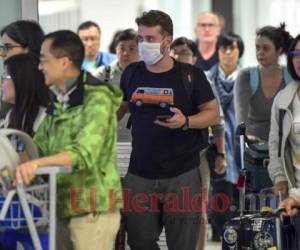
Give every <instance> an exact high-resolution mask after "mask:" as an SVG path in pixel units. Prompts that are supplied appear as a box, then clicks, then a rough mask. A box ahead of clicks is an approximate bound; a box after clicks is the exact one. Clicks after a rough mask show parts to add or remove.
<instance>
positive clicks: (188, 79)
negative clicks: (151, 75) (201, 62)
mask: <svg viewBox="0 0 300 250" xmlns="http://www.w3.org/2000/svg"><path fill="white" fill-rule="evenodd" d="M140 63H141V62H139V63H135V65H134V67H135V68H134V69H132V75H131V77H130V78H132V77H133V75H134V74H135V71H136V69H137V67H138V65H140ZM176 63H178V64H179V66H180V71H181V79H182V82H183V85H184V88H185V92H186V96H187V99H188V102H189V106H190V107H193V106H194V105H195V104H194V102H193V91H194V86H195V81H194V73H193V67H194V66H193V65H191V64H187V63H181V62H176ZM126 127H127V128H128V129H130V128H131V116H129V118H128V121H127V126H126ZM199 133H201V146H200V148H199V150H200V151H201V150H202V149H204V148H206V147H207V146H208V128H203V129H199Z"/></svg>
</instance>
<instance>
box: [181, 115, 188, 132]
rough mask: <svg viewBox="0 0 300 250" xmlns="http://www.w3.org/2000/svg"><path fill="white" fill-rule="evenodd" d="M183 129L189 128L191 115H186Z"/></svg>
mask: <svg viewBox="0 0 300 250" xmlns="http://www.w3.org/2000/svg"><path fill="white" fill-rule="evenodd" d="M181 129H182V130H184V131H186V130H188V129H189V117H188V116H185V122H184V124H183V126H182V127H181Z"/></svg>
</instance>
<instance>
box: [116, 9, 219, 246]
mask: <svg viewBox="0 0 300 250" xmlns="http://www.w3.org/2000/svg"><path fill="white" fill-rule="evenodd" d="M136 23H137V25H138V40H139V52H140V55H141V58H142V60H143V61H142V62H137V63H133V64H131V65H129V66H128V67H127V68H126V69H125V71H124V73H123V75H122V78H121V88H122V90H123V92H124V101H123V104H122V105H121V108H120V110H119V111H118V117H119V118H121V117H122V116H123V115H124V114H125V112H126V111H127V109H128V108H129V111H130V113H131V122H132V153H131V157H130V164H129V170H128V173H127V175H126V177H125V179H124V188H125V194H126V195H125V196H126V197H125V203H126V204H125V208H124V212H125V221H126V224H127V225H126V228H127V232H128V244H129V245H130V247H131V249H134V250H138V249H143V250H154V249H159V246H158V244H157V241H158V239H159V235H160V233H161V231H162V229H163V226H164V227H165V232H166V240H167V244H168V247H169V249H172V250H177V249H178V250H179V249H180V250H182V249H185V250H194V249H195V248H196V243H197V239H198V235H199V222H200V216H201V209H202V207H201V206H202V204H201V199H202V198H201V180H200V175H199V170H198V167H199V164H200V160H199V152H200V149H201V145H202V140H201V139H202V138H201V133H199V129H201V128H206V127H208V126H210V125H212V124H213V123H215V122H216V121H217V119H218V112H219V111H218V105H217V102H216V100H215V98H214V95H213V93H212V90H211V88H210V84H209V82H208V81H207V79H206V77H205V75H204V73H203V72H202V71H201V70H200V69H198V68H196V67H193V66H191V69H192V71H191V74H192V75H188V76H189V79H191V78H192V79H193V82H194V84H193V91H192V93H191V99H192V102H189V100H188V99H189V97H190V96H188V95H187V91H186V89H185V85H184V83H183V80H182V79H183V78H182V70H181V67H182V65H183V64H182V63H179V62H176V61H175V60H174V59H172V58H171V57H170V55H169V50H170V46H171V43H172V40H173V24H172V20H171V18H170V17H169V15H167V14H166V13H164V12H162V11H158V10H151V11H149V12H144V13H143V14H142V15H141V16H140V17H138V18H136ZM190 103H193V105H191V104H190Z"/></svg>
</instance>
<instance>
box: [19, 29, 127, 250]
mask: <svg viewBox="0 0 300 250" xmlns="http://www.w3.org/2000/svg"><path fill="white" fill-rule="evenodd" d="M83 58H84V47H83V44H82V42H81V41H80V39H79V37H78V36H77V35H76V34H75V33H73V32H71V31H66V30H62V31H57V32H53V33H50V34H48V35H47V36H46V37H45V40H44V42H43V44H42V48H41V55H40V65H39V68H40V70H41V71H42V72H43V74H44V76H45V82H46V84H47V85H48V86H50V88H51V90H52V91H53V93H54V95H55V97H56V98H55V99H56V100H55V101H54V102H53V103H51V104H50V105H49V107H48V110H47V117H46V118H45V120H44V121H43V123H42V124H41V126H40V128H39V130H38V131H37V133H36V135H35V138H34V139H35V142H36V144H37V146H38V148H39V151H40V155H41V156H42V158H39V159H37V160H32V161H29V162H26V163H24V164H22V165H20V166H19V167H18V168H17V171H16V180H17V181H18V182H20V181H23V182H24V183H25V184H28V183H30V182H31V181H32V179H33V178H34V176H35V171H36V169H37V168H40V167H45V166H58V165H60V166H65V167H66V168H71V169H72V172H71V174H65V175H61V176H58V179H57V187H58V199H57V200H58V204H57V206H58V217H59V218H60V219H59V222H58V223H59V225H58V227H57V228H58V229H57V230H58V231H57V235H58V236H57V237H58V242H59V244H58V245H59V246H58V247H57V249H76V250H83V249H85V250H93V249H111V248H112V245H113V241H114V238H115V236H116V233H117V231H118V228H119V223H120V213H119V209H120V208H121V207H122V192H121V185H120V177H119V174H118V170H117V162H116V136H117V134H116V129H117V120H116V115H115V114H116V110H117V109H118V107H119V105H120V102H121V100H122V94H121V91H120V90H119V88H117V87H113V86H109V85H106V84H104V83H102V82H100V81H99V80H97V79H96V78H94V77H92V76H91V75H89V74H88V73H83V72H81V71H80V67H81V64H82V61H83Z"/></svg>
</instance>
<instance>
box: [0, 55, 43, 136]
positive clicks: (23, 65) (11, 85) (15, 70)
mask: <svg viewBox="0 0 300 250" xmlns="http://www.w3.org/2000/svg"><path fill="white" fill-rule="evenodd" d="M38 64H39V60H38V58H37V57H36V56H35V55H33V54H30V53H29V54H19V55H15V56H12V57H10V58H8V59H6V60H5V61H4V66H5V72H4V74H3V75H2V101H3V102H6V103H10V104H12V108H11V109H10V111H9V112H8V114H7V115H6V118H5V122H4V127H7V128H14V129H18V130H22V131H24V132H26V133H28V134H29V135H33V134H34V132H35V131H36V130H37V127H38V125H39V124H40V122H41V120H42V118H43V117H44V113H45V107H46V106H47V103H48V97H49V96H48V89H47V87H46V85H45V84H44V76H43V74H42V73H41V72H40V71H39V70H38Z"/></svg>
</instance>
